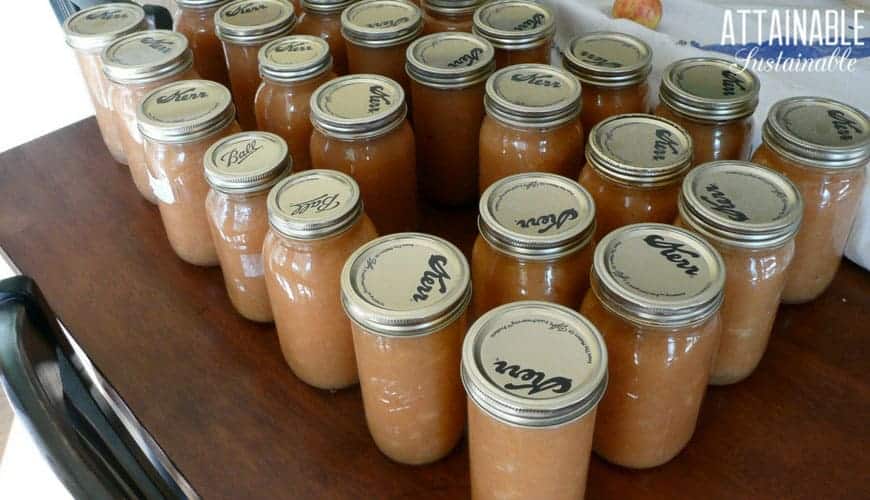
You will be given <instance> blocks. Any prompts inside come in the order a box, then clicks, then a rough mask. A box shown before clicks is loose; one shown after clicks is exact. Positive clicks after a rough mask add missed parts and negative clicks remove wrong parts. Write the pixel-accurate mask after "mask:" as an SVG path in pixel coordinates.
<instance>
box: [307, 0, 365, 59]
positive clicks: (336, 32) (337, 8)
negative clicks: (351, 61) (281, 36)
mask: <svg viewBox="0 0 870 500" xmlns="http://www.w3.org/2000/svg"><path fill="white" fill-rule="evenodd" d="M354 1H355V0H302V10H303V14H302V16H301V17H300V18H299V24H298V25H297V26H296V30H295V31H294V33H295V34H297V35H311V36H317V37H320V38H322V39H324V40H326V43H328V44H329V52H330V53H331V54H332V70H333V71H334V72H335V74H336V75H339V76H341V75H346V74H347V72H348V71H347V49H346V48H345V46H344V39H343V38H342V37H341V13H342V12H343V11H344V9H346V8H347V7H348V6H350V5H351V4H353V3H354Z"/></svg>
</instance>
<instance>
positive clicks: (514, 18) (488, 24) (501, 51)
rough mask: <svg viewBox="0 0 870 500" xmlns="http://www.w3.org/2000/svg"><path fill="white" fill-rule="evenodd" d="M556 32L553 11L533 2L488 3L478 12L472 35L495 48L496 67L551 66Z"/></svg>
mask: <svg viewBox="0 0 870 500" xmlns="http://www.w3.org/2000/svg"><path fill="white" fill-rule="evenodd" d="M555 32H556V23H555V18H554V17H553V13H552V11H551V10H550V9H549V8H548V7H547V6H546V5H544V4H542V3H538V2H533V1H530V0H498V1H495V2H488V3H486V4H484V5H483V6H482V7H480V8H479V9H477V10H476V11H475V12H474V27H473V29H472V33H474V34H475V35H477V36H479V37H481V38H484V39H486V41H488V42H489V43H491V44H492V46H493V47H495V67H496V69H501V68H504V67H506V66H512V65H514V64H534V63H537V64H547V63H549V62H550V48H551V47H552V45H553V35H554V34H555Z"/></svg>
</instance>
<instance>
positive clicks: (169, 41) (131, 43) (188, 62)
mask: <svg viewBox="0 0 870 500" xmlns="http://www.w3.org/2000/svg"><path fill="white" fill-rule="evenodd" d="M100 57H101V58H102V61H103V72H104V73H105V74H106V77H107V78H108V79H109V80H111V81H113V82H116V83H122V84H132V83H147V82H152V81H155V80H161V79H163V78H167V77H170V76H172V75H177V74H179V73H181V72H183V71H185V70H187V69H188V68H190V67H191V66H192V65H193V53H192V52H191V51H190V48H189V47H188V43H187V37H185V36H184V35H182V34H181V33H178V32H176V31H169V30H147V31H137V32H135V33H130V34H129V35H124V36H122V37H121V38H118V39H117V40H115V41H114V42H112V43H110V44H109V45H108V46H107V47H106V48H105V49H104V50H103V53H102V54H101V55H100Z"/></svg>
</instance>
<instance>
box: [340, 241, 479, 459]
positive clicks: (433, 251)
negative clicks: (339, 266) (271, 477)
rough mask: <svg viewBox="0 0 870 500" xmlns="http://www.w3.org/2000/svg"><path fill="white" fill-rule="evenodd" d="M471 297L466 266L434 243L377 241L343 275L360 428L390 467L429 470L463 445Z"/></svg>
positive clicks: (449, 250)
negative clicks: (463, 368)
mask: <svg viewBox="0 0 870 500" xmlns="http://www.w3.org/2000/svg"><path fill="white" fill-rule="evenodd" d="M470 298H471V281H470V276H469V268H468V262H467V261H466V260H465V257H464V256H463V255H462V252H460V251H459V249H458V248H456V247H455V246H453V245H452V244H450V243H449V242H447V241H446V240H443V239H441V238H437V237H435V236H429V235H425V234H419V233H402V234H394V235H390V236H384V237H381V238H378V239H377V240H375V241H372V242H371V243H369V244H367V245H365V246H363V247H362V248H360V249H359V250H357V251H356V252H354V254H353V255H351V257H350V258H349V259H348V260H347V263H346V264H345V266H344V269H343V270H342V272H341V300H342V304H343V305H344V308H345V311H346V312H347V315H348V317H349V318H350V319H351V328H352V330H353V342H354V349H355V352H356V360H357V366H358V368H359V382H360V388H361V390H362V398H363V407H364V409H365V414H366V422H367V423H368V428H369V432H370V433H371V435H372V437H373V438H374V440H375V444H377V446H378V448H379V449H380V450H381V451H382V452H383V453H384V454H385V455H387V456H388V457H390V458H391V459H393V460H395V461H396V462H400V463H404V464H413V465H416V464H425V463H430V462H434V461H435V460H438V459H440V458H442V457H444V456H445V455H447V454H448V453H450V450H452V449H453V448H454V447H455V446H456V443H457V442H458V441H459V438H460V437H462V431H463V429H464V428H465V398H464V396H463V391H462V382H461V381H460V377H459V363H460V359H461V352H462V339H463V338H464V337H465V332H466V330H467V328H468V321H467V315H466V309H467V308H468V303H469V300H470Z"/></svg>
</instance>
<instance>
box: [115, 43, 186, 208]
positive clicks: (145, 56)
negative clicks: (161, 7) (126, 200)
mask: <svg viewBox="0 0 870 500" xmlns="http://www.w3.org/2000/svg"><path fill="white" fill-rule="evenodd" d="M100 58H101V60H102V62H103V71H104V72H105V75H106V78H107V79H108V80H109V82H110V86H109V101H110V103H111V107H112V113H113V114H114V117H115V124H116V125H117V130H118V135H120V137H121V145H122V146H123V148H124V156H126V157H127V165H128V166H129V167H130V175H131V176H132V177H133V183H134V184H135V185H136V189H138V190H139V193H140V194H141V195H142V197H144V198H145V199H146V200H148V201H150V202H151V203H154V204H156V203H157V196H156V195H155V194H154V191H153V189H152V187H151V178H150V176H149V175H148V166H147V164H146V161H145V150H144V147H143V139H142V134H141V133H139V125H138V123H137V122H136V110H137V109H138V108H139V105H140V104H141V103H142V99H143V98H144V97H145V94H148V93H149V92H151V91H152V90H154V89H156V88H158V87H160V86H162V85H166V84H168V83H172V82H176V81H178V80H186V79H192V78H198V75H197V73H196V70H194V69H193V54H192V53H191V51H190V49H189V48H188V46H187V38H185V37H184V35H182V34H181V33H176V32H174V31H167V30H148V31H139V32H137V33H131V34H129V35H126V36H123V37H121V38H119V39H117V40H115V41H114V42H112V44H110V45H109V46H107V47H106V49H105V50H104V51H103V53H102V55H101V56H100Z"/></svg>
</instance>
